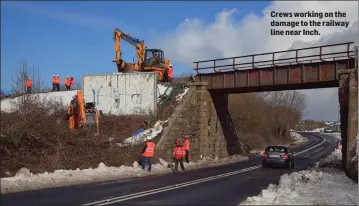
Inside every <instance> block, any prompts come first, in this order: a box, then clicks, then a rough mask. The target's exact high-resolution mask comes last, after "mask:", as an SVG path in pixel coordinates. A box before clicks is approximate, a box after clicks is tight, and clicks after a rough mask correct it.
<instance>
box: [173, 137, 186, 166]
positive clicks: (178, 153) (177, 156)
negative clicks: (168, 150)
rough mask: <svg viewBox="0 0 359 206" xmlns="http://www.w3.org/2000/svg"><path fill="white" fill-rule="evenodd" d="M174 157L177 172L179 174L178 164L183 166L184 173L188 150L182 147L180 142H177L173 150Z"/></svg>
mask: <svg viewBox="0 0 359 206" xmlns="http://www.w3.org/2000/svg"><path fill="white" fill-rule="evenodd" d="M172 155H173V158H174V161H175V172H178V163H179V164H180V165H181V169H182V171H184V170H185V169H184V165H183V157H184V156H185V155H186V150H185V149H184V147H182V145H181V144H180V141H179V140H176V146H175V148H174V149H173V154H172Z"/></svg>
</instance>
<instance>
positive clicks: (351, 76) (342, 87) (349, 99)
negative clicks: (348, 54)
mask: <svg viewBox="0 0 359 206" xmlns="http://www.w3.org/2000/svg"><path fill="white" fill-rule="evenodd" d="M339 102H340V121H341V137H342V153H343V157H342V166H343V169H344V171H345V172H346V174H347V175H348V176H349V177H350V178H352V179H354V180H356V181H358V162H353V161H352V159H353V157H354V156H355V155H356V148H357V145H356V144H357V140H356V137H357V135H358V70H357V69H350V70H342V71H340V72H339Z"/></svg>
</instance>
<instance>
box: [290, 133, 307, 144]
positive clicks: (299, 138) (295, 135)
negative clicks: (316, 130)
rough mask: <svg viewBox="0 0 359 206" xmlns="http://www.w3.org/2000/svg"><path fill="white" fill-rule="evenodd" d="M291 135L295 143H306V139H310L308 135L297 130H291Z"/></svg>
mask: <svg viewBox="0 0 359 206" xmlns="http://www.w3.org/2000/svg"><path fill="white" fill-rule="evenodd" d="M290 136H291V137H292V139H294V141H295V143H297V144H299V143H304V142H306V141H308V139H307V138H306V137H303V136H302V135H300V134H298V133H297V132H295V131H293V130H292V131H290Z"/></svg>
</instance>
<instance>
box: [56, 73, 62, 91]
mask: <svg viewBox="0 0 359 206" xmlns="http://www.w3.org/2000/svg"><path fill="white" fill-rule="evenodd" d="M60 83H61V79H60V76H59V75H56V84H55V85H56V91H60Z"/></svg>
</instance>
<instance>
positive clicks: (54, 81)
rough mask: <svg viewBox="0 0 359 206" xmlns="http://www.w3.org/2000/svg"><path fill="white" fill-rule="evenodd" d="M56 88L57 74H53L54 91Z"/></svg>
mask: <svg viewBox="0 0 359 206" xmlns="http://www.w3.org/2000/svg"><path fill="white" fill-rule="evenodd" d="M55 90H56V75H52V91H53V92H54V91H55Z"/></svg>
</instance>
